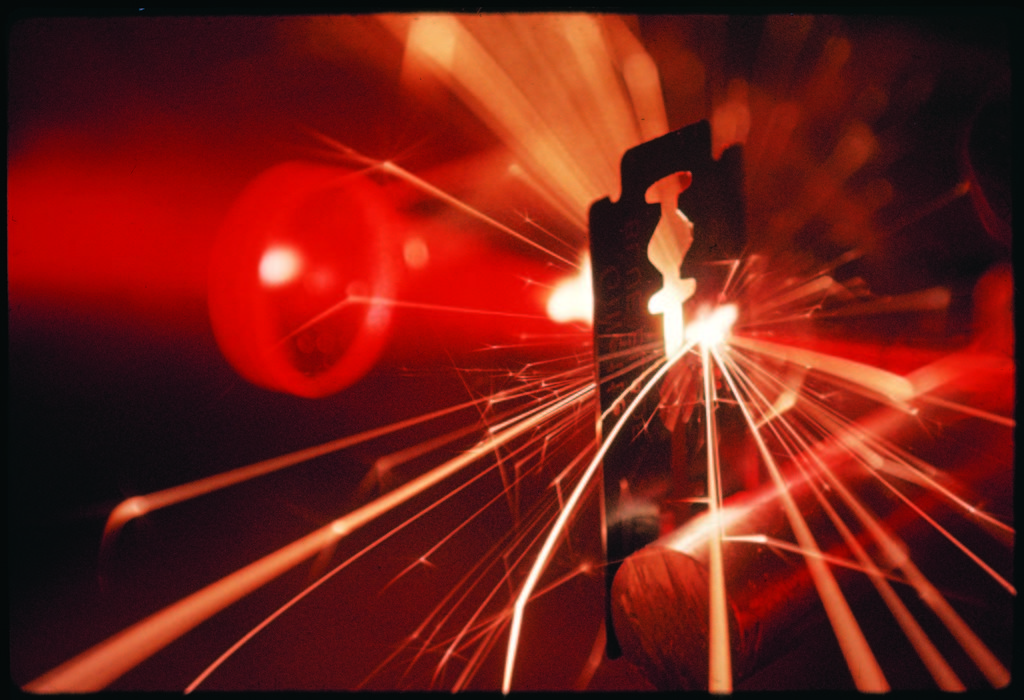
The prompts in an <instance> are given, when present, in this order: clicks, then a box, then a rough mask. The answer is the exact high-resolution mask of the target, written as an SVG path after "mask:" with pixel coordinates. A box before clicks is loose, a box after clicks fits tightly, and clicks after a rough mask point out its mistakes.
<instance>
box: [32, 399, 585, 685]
mask: <svg viewBox="0 0 1024 700" xmlns="http://www.w3.org/2000/svg"><path fill="white" fill-rule="evenodd" d="M593 390H594V388H593V387H592V386H588V387H585V388H583V389H581V390H580V391H578V392H576V393H574V394H571V395H570V396H568V397H566V398H564V399H561V400H559V401H557V402H555V403H553V404H552V406H550V407H549V409H548V410H547V411H545V412H542V413H539V414H537V415H536V416H534V417H533V418H530V419H528V420H525V421H523V422H522V423H521V424H519V425H517V426H514V427H512V428H509V429H508V430H506V431H505V432H504V433H502V434H499V435H494V436H493V437H492V439H490V440H487V441H485V442H483V443H481V444H480V445H478V446H477V447H474V448H472V449H470V450H468V451H467V452H465V453H464V454H462V455H459V456H458V457H456V458H454V459H451V460H449V461H447V462H445V463H444V464H441V465H439V466H437V467H435V468H434V469H432V470H430V471H429V472H427V473H426V474H423V475H422V476H420V477H417V478H416V479H413V480H412V481H410V482H408V483H406V484H404V485H402V486H400V487H398V488H396V489H395V490H394V491H391V492H389V493H387V494H385V495H383V496H381V497H380V498H378V499H377V500H375V501H373V502H371V503H368V504H366V505H365V506H362V507H360V508H357V509H356V510H354V511H352V512H351V513H349V514H348V515H345V516H342V517H341V518H338V519H337V520H334V521H333V522H331V523H329V524H327V525H325V526H324V527H321V528H319V529H317V530H315V531H313V532H311V533H310V534H308V535H305V536H304V537H301V538H300V539H298V540H296V541H294V542H292V543H291V544H289V545H287V546H285V547H282V548H281V549H279V550H277V551H275V552H273V553H271V554H268V555H266V556H264V557H262V558H261V559H258V560H257V561H255V562H253V563H251V564H248V565H247V566H244V567H242V568H241V569H238V570H237V571H235V572H234V573H232V574H229V575H228V576H225V577H224V578H222V579H220V580H219V581H216V582H215V583H212V584H209V585H208V586H206V587H204V588H202V589H200V590H199V591H197V592H195V593H193V594H191V595H189V596H187V597H185V598H182V599H181V600H179V601H178V602H177V603H174V604H172V605H170V606H168V607H166V608H164V609H163V610H161V611H159V612H157V613H154V614H152V615H150V616H149V617H147V618H145V619H143V620H141V621H140V622H137V623H135V624H134V625H132V626H130V627H128V628H127V629H125V630H123V631H121V632H119V633H118V634H116V635H114V636H113V637H110V638H109V639H107V640H106V641H104V642H100V643H99V644H97V645H96V646H94V647H92V648H90V649H88V650H86V651H84V652H82V653H81V654H79V655H78V656H75V657H74V658H72V659H70V660H68V661H66V662H65V663H63V664H61V665H60V666H58V667H57V668H55V669H53V670H51V671H49V672H47V673H45V674H43V675H42V676H40V677H38V678H36V679H35V680H33V681H31V682H30V683H28V684H26V685H25V689H26V690H28V691H29V692H34V693H35V692H38V693H57V692H94V691H98V690H102V689H103V688H105V687H106V686H107V685H109V684H110V683H111V682H113V681H114V680H116V679H117V678H120V677H121V676H122V675H124V674H125V673H127V672H128V671H130V670H131V669H133V668H135V667H136V666H137V665H138V664H140V663H142V662H143V661H145V660H146V659H148V658H150V657H151V656H152V655H153V654H155V653H157V652H158V651H160V650H161V649H163V648H164V647H165V646H167V645H168V644H170V643H171V642H173V641H174V640H176V639H178V638H179V637H181V636H182V635H184V634H185V633H186V632H188V631H190V630H191V629H193V628H194V627H196V626H197V625H199V624H200V623H202V622H204V621H205V620H207V619H209V618H210V617H212V616H213V615H215V614H217V613H218V612H220V611H221V610H223V609H224V608H226V607H227V606H229V605H231V604H233V603H235V602H237V601H238V600H240V599H241V598H243V597H245V596H247V595H248V594H249V593H252V592H253V591H255V590H257V589H258V588H260V587H262V586H263V585H265V584H266V583H269V582H270V581H272V580H274V579H275V578H277V577H278V576H280V575H281V574H283V573H284V572H285V571H288V570H290V569H292V568H293V567H295V566H296V565H298V564H299V563H301V562H303V561H305V560H306V559H309V558H310V557H312V556H314V555H316V554H317V552H319V551H321V550H323V549H325V548H327V547H329V546H331V545H333V544H334V543H335V542H337V541H338V540H339V539H341V538H342V537H345V536H346V535H348V534H350V533H351V532H353V531H355V530H357V529H359V528H360V527H362V526H363V525H365V524H367V523H369V522H371V521H372V520H374V519H376V518H377V517H379V516H380V515H382V514H384V513H386V512H388V511H390V510H392V509H393V508H395V507H397V506H398V505H400V504H402V503H404V502H406V501H408V500H409V499H411V498H413V497H414V496H416V495H418V494H420V493H422V492H424V491H426V490H427V489H429V488H430V487H432V486H434V485H436V484H438V483H440V482H441V481H443V480H445V479H447V478H448V477H450V476H452V475H454V474H456V473H457V472H459V471H461V470H462V469H463V468H464V467H465V466H467V465H468V464H471V463H473V462H474V461H476V460H477V459H478V458H480V457H481V456H483V455H485V454H488V453H489V452H490V451H491V450H492V449H494V447H495V446H496V445H500V444H503V443H505V442H508V441H510V440H512V439H514V438H516V437H519V436H520V435H523V434H524V433H526V432H528V431H529V430H532V429H533V428H535V427H537V426H538V425H540V424H542V423H543V422H544V421H545V420H547V419H548V418H549V417H551V415H553V414H555V413H558V412H560V411H563V410H565V409H566V408H569V407H571V406H572V405H574V404H575V403H577V402H580V401H583V400H585V399H586V398H589V397H590V396H591V395H592V393H593Z"/></svg>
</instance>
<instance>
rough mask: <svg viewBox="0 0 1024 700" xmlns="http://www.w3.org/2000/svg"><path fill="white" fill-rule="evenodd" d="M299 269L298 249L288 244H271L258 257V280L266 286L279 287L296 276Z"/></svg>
mask: <svg viewBox="0 0 1024 700" xmlns="http://www.w3.org/2000/svg"><path fill="white" fill-rule="evenodd" d="M301 269H302V258H301V257H300V256H299V253H298V251H296V250H295V249H294V248H289V247H288V246H282V245H277V246H273V247H270V248H267V250H266V251H265V252H264V253H263V257H262V258H260V282H262V283H263V284H264V286H267V287H280V286H281V285H283V284H287V283H289V282H291V281H292V280H294V279H295V278H296V277H298V276H299V272H300V271H301Z"/></svg>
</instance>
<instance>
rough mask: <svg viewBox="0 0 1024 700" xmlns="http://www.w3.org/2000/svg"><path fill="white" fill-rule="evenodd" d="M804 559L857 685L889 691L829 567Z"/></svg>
mask: <svg viewBox="0 0 1024 700" xmlns="http://www.w3.org/2000/svg"><path fill="white" fill-rule="evenodd" d="M711 352H712V354H714V356H715V359H716V360H717V361H718V363H719V365H720V366H722V367H723V371H722V376H723V377H725V380H726V382H728V384H729V388H730V389H731V390H732V394H733V396H734V397H735V398H736V401H737V405H738V406H739V407H740V410H741V411H742V412H743V416H744V418H745V419H746V421H747V425H748V426H750V430H751V433H752V435H753V437H754V440H755V442H756V443H757V447H758V450H760V452H761V457H762V459H763V460H764V463H765V466H767V467H768V472H769V474H770V475H771V478H772V481H773V482H775V486H776V488H777V489H778V491H779V497H780V499H781V500H782V505H783V509H784V510H785V513H786V517H787V519H788V520H789V524H790V527H791V528H792V529H793V534H794V535H795V536H796V538H797V541H798V542H799V543H800V546H801V547H802V548H804V549H805V550H807V551H808V552H819V551H820V550H819V547H818V545H817V543H816V542H815V539H814V535H813V534H811V531H810V528H809V527H808V526H807V522H806V521H805V520H804V518H803V515H801V513H800V509H799V508H798V507H797V505H796V502H795V501H794V500H793V497H792V496H791V495H790V494H789V490H788V487H787V486H786V482H785V480H784V479H783V478H782V474H781V473H780V471H779V468H778V465H777V464H776V463H775V458H774V457H773V456H772V454H771V452H770V451H769V449H768V446H767V445H766V444H765V442H764V438H763V437H762V436H761V433H760V431H759V430H758V429H757V427H756V426H757V421H756V420H755V419H754V417H753V416H752V415H751V413H750V408H749V407H748V406H747V402H746V401H744V400H743V399H742V395H741V394H740V392H739V389H738V387H737V386H736V383H735V380H734V379H733V377H732V374H731V373H730V372H729V371H727V370H726V369H725V367H724V364H725V363H724V361H723V360H722V357H721V355H720V354H719V352H718V350H717V349H716V348H714V347H712V348H711ZM804 560H805V561H806V562H807V569H808V571H809V572H810V574H811V578H812V579H813V580H814V585H815V587H816V588H817V589H818V594H819V596H820V597H821V602H822V604H823V605H824V606H825V612H826V614H827V615H828V618H829V621H830V622H831V623H832V627H833V629H834V630H835V633H836V639H837V640H838V641H839V646H840V648H841V649H842V652H843V655H844V656H845V658H846V663H847V666H848V667H849V669H850V673H851V674H852V675H853V680H854V683H855V684H856V685H857V688H858V689H859V690H862V691H865V692H876V693H877V692H886V691H888V690H889V684H888V682H887V681H886V680H885V675H884V674H883V673H882V669H881V667H880V666H879V665H878V660H877V659H876V658H875V655H874V654H873V653H872V651H871V647H870V646H869V645H868V642H867V640H866V639H865V638H864V633H863V632H862V631H861V628H860V625H859V624H857V618H856V617H855V616H854V614H853V611H852V610H851V609H850V604H849V602H847V600H846V598H845V597H844V596H843V593H842V591H841V590H840V588H839V584H838V583H837V582H836V580H835V577H834V576H833V575H832V572H831V571H829V569H828V567H827V566H826V565H825V564H824V562H823V561H822V560H821V559H818V558H816V557H813V556H810V557H805V558H804Z"/></svg>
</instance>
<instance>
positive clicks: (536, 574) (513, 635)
mask: <svg viewBox="0 0 1024 700" xmlns="http://www.w3.org/2000/svg"><path fill="white" fill-rule="evenodd" d="M692 347H693V345H692V344H690V343H688V344H687V345H685V346H683V348H681V349H680V351H679V352H678V353H677V354H676V355H675V356H674V357H672V358H671V359H670V360H668V361H665V362H664V364H662V366H661V368H660V369H659V370H658V371H657V372H656V373H655V374H654V376H653V377H652V378H651V379H650V380H649V381H648V382H647V383H646V384H645V385H644V386H643V388H642V389H641V390H640V392H639V393H638V394H637V396H636V398H634V399H633V401H632V402H631V403H630V404H629V406H628V407H627V408H626V410H625V411H623V413H622V415H621V416H620V417H619V420H618V421H616V423H615V425H614V426H613V427H612V429H611V431H610V432H609V434H608V437H606V438H605V439H604V441H603V442H602V443H601V448H600V449H599V450H598V452H597V455H596V456H595V457H594V459H593V460H592V461H591V462H590V464H589V465H588V466H587V468H586V470H585V471H584V472H583V476H582V477H581V478H580V480H579V482H578V483H577V484H576V487H575V488H574V489H573V491H572V494H571V495H570V496H569V498H568V500H567V501H566V503H565V506H564V507H563V508H562V511H561V513H560V514H559V516H558V520H556V521H555V524H554V526H553V527H552V528H551V530H550V532H549V533H548V537H547V539H546V540H545V541H544V545H543V547H541V550H540V552H539V553H538V554H537V558H536V560H535V561H534V564H533V566H531V567H530V572H529V574H528V576H527V578H526V581H525V583H524V584H523V587H522V589H521V590H520V593H519V596H518V597H517V598H516V602H515V605H514V607H513V615H512V628H511V630H510V632H509V643H508V650H507V654H506V656H505V673H504V677H503V680H502V692H503V693H504V694H506V695H507V694H508V693H509V692H511V690H512V671H513V669H514V667H515V660H516V651H517V647H518V645H519V634H520V631H521V628H522V624H523V614H524V612H525V608H526V603H527V602H528V601H529V599H530V595H531V594H532V592H533V589H534V588H535V587H536V585H537V581H538V580H539V579H540V576H541V573H542V572H543V571H544V569H545V568H546V567H547V564H548V561H549V559H550V557H551V554H552V552H553V550H554V548H555V544H556V543H557V542H558V540H559V538H560V537H561V536H562V533H563V531H564V529H565V527H566V524H567V523H568V521H569V518H570V517H571V516H572V514H573V512H574V511H575V509H576V505H577V503H578V502H579V500H580V498H581V497H582V495H583V491H584V490H585V489H586V487H587V485H588V484H589V483H590V481H591V479H593V477H594V474H595V473H596V471H597V468H598V466H599V465H600V464H601V459H602V458H603V457H604V455H605V453H607V452H608V448H609V447H611V444H612V442H613V441H614V440H615V438H616V437H617V436H618V434H619V432H620V431H621V430H622V426H623V425H625V423H626V421H627V420H628V419H629V417H630V416H631V415H632V414H633V411H635V410H636V408H637V406H639V405H640V403H641V402H642V401H643V399H644V397H645V396H647V394H648V393H649V392H650V390H651V389H652V388H653V387H654V386H655V385H657V383H658V381H659V380H660V379H661V378H662V377H663V376H664V375H665V374H666V373H667V372H668V370H669V369H671V367H672V366H673V365H675V363H676V362H678V361H679V359H680V358H682V356H683V355H684V354H685V353H686V352H688V351H689V350H690V348H692ZM629 391H630V389H627V390H626V392H624V393H623V396H622V398H620V399H619V400H620V401H622V400H623V399H624V398H625V396H627V395H628V392H629Z"/></svg>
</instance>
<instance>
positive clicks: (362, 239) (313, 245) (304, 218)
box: [209, 162, 401, 398]
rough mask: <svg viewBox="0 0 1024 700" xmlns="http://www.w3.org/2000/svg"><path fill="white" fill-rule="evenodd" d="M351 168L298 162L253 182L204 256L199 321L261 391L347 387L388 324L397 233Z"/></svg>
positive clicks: (325, 391)
mask: <svg viewBox="0 0 1024 700" xmlns="http://www.w3.org/2000/svg"><path fill="white" fill-rule="evenodd" d="M400 223H401V222H400V221H399V220H398V218H397V215H396V214H395V213H394V212H393V207H391V206H390V205H389V203H388V202H387V200H386V199H385V197H384V195H383V193H382V190H381V188H380V187H379V186H378V185H376V184H375V183H373V182H372V181H370V180H369V179H367V178H366V177H364V176H363V175H362V174H360V173H358V172H353V171H349V170H343V169H340V168H336V167H329V166H324V165H317V164H312V163H303V162H289V163H284V164H282V165H278V166H275V167H273V168H271V169H270V170H268V171H266V172H264V173H263V174H262V175H260V176H259V177H258V178H257V179H256V180H254V181H253V182H252V183H251V184H250V185H249V186H248V187H247V188H246V190H245V191H244V192H243V193H242V195H241V196H240V197H239V199H238V200H237V201H236V203H235V205H234V207H233V208H232V210H231V212H230V213H229V215H228V217H227V219H226V220H225V222H224V224H223V226H222V228H221V230H220V233H219V234H218V237H217V240H216V242H215V244H214V248H213V250H212V252H211V256H210V276H209V306H210V320H211V323H212V325H213V330H214V334H215V336H216V338H217V343H218V345H219V346H220V348H221V351H222V352H223V353H224V356H225V357H226V358H227V359H228V361H229V362H231V364H232V366H234V368H235V369H236V370H237V371H238V372H239V373H240V374H241V375H242V376H244V377H245V378H246V379H248V380H250V381H252V382H253V383H255V384H258V385H260V386H263V387H266V388H269V389H275V390H277V391H283V392H287V393H291V394H296V395H298V396H305V397H310V398H315V397H321V396H327V395H330V394H333V393H335V392H337V391H340V390H341V389H344V388H345V387H347V386H349V385H351V384H353V383H354V382H356V381H358V380H359V379H360V378H361V377H362V376H363V375H364V374H365V373H366V372H367V371H368V370H369V369H370V368H371V367H372V366H373V364H374V362H375V361H376V360H377V358H378V357H379V356H380V353H381V351H382V349H383V347H384V344H385V342H386V339H387V335H388V331H389V328H390V325H391V315H392V314H391V308H390V307H389V306H386V305H383V304H380V303H375V302H366V301H351V300H350V301H349V302H346V299H349V298H350V297H352V296H359V297H361V298H365V297H371V298H390V297H392V296H393V292H394V289H395V286H396V275H397V267H396V264H397V262H398V260H399V259H400V255H401V250H400V249H399V247H398V244H397V243H396V241H398V237H397V235H396V230H397V229H398V227H399V225H400Z"/></svg>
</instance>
